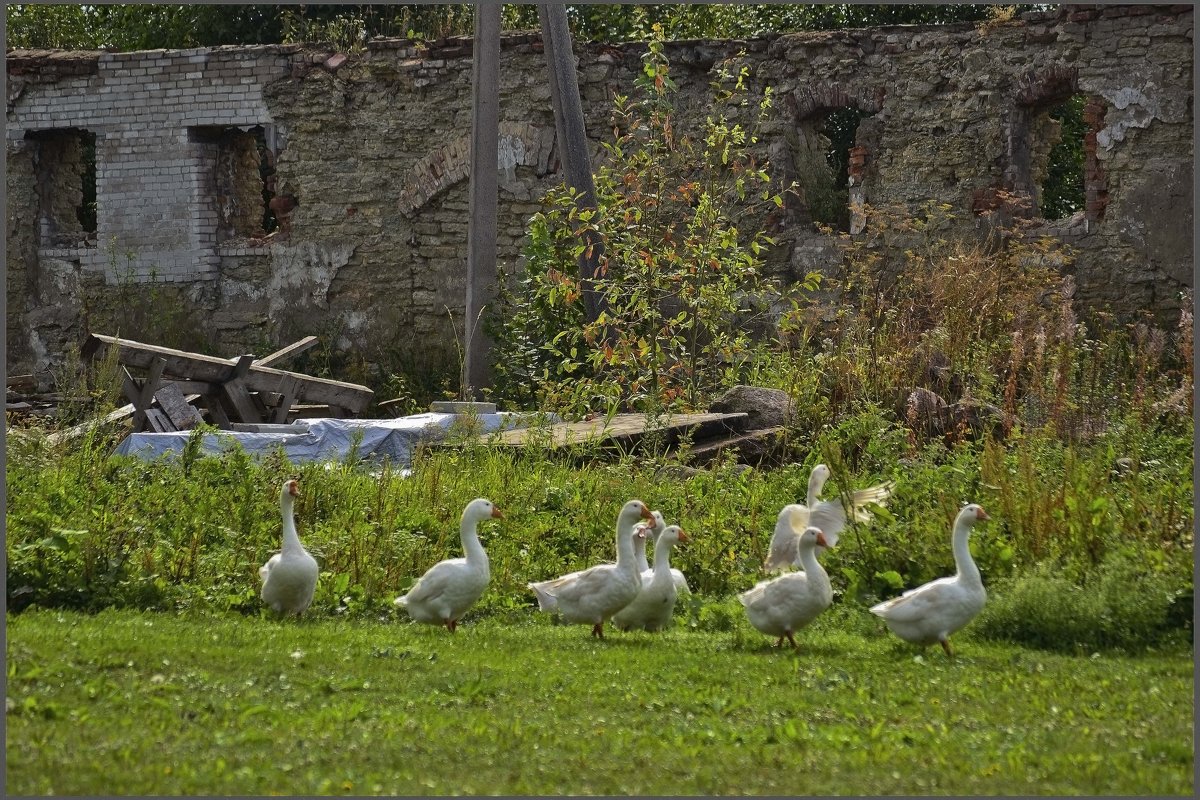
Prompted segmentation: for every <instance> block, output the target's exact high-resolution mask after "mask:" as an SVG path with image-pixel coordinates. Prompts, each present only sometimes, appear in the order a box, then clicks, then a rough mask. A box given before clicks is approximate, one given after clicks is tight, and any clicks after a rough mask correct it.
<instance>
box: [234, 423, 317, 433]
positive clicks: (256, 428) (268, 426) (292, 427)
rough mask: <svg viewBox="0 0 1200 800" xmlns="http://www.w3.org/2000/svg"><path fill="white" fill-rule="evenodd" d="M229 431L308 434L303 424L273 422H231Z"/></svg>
mask: <svg viewBox="0 0 1200 800" xmlns="http://www.w3.org/2000/svg"><path fill="white" fill-rule="evenodd" d="M229 429H230V430H231V431H238V432H239V433H296V434H300V433H308V425H305V424H304V423H300V424H299V425H297V424H295V423H290V424H287V425H277V424H275V423H273V422H254V423H247V422H231V423H230V424H229Z"/></svg>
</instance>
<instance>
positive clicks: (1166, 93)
mask: <svg viewBox="0 0 1200 800" xmlns="http://www.w3.org/2000/svg"><path fill="white" fill-rule="evenodd" d="M1192 30H1193V28H1192V9H1191V6H1127V7H1121V6H1108V7H1093V6H1069V7H1064V10H1063V11H1062V12H1061V13H1057V12H1055V13H1048V14H1040V15H1030V16H1027V17H1026V18H1024V19H1020V20H1015V21H1012V22H1009V23H1003V24H998V25H994V26H992V27H989V28H979V27H976V26H974V25H970V24H962V25H949V26H895V27H889V28H881V29H864V30H855V31H838V32H825V33H803V34H794V35H785V36H772V37H767V38H763V39H757V40H752V41H735V42H675V43H671V44H670V45H669V46H668V47H667V55H668V57H669V58H670V60H671V69H672V76H673V77H674V79H675V80H676V82H677V83H678V84H679V85H680V87H681V92H680V112H681V113H680V116H681V119H684V120H686V119H693V120H694V119H698V118H700V116H701V115H702V114H703V112H704V111H705V110H706V109H707V108H708V107H709V105H710V102H711V101H710V98H711V94H710V89H709V83H710V81H711V80H712V77H713V71H714V69H715V68H716V67H717V66H718V65H719V64H720V63H722V62H723V61H725V60H727V59H734V58H736V59H737V60H738V61H739V63H744V64H746V65H747V66H749V67H750V69H751V75H752V79H753V81H754V83H755V84H756V85H758V86H765V85H770V86H772V87H773V89H774V91H775V93H776V96H777V98H778V102H777V108H778V114H777V116H776V118H775V120H774V121H773V123H772V124H771V126H770V128H769V130H768V131H767V134H768V135H767V137H766V139H765V146H766V150H767V153H768V154H769V155H770V157H771V161H772V166H773V170H774V171H775V174H776V175H777V176H778V177H779V178H780V179H781V180H787V179H791V178H795V177H805V176H806V175H807V173H806V172H805V165H806V164H811V163H812V161H813V154H814V153H815V152H817V151H818V150H819V149H820V147H821V146H822V137H821V136H820V128H821V124H822V121H823V119H824V118H825V115H826V114H828V113H829V112H830V111H833V110H836V109H839V108H845V107H853V108H856V109H858V110H859V111H860V112H863V113H865V114H866V116H865V117H864V118H863V120H862V122H861V123H860V124H859V127H858V132H857V138H856V147H855V148H854V150H853V152H852V154H851V186H850V188H849V190H848V191H849V194H846V191H847V190H845V189H843V190H841V191H842V193H843V194H842V199H841V201H840V202H848V201H849V200H850V199H851V197H853V198H855V199H857V200H861V201H864V202H866V203H869V204H871V205H880V206H883V205H889V204H903V205H906V206H908V207H915V206H918V205H920V204H922V203H924V202H926V201H928V200H931V199H936V200H938V201H940V202H945V203H948V204H951V205H952V206H953V207H954V208H955V209H956V210H957V211H958V213H959V215H960V217H961V220H962V221H961V224H962V225H963V226H965V227H966V228H968V229H971V230H977V231H978V232H979V235H981V236H982V235H986V234H987V232H988V230H989V229H990V226H991V225H992V224H993V223H994V220H995V219H996V218H997V216H998V215H997V213H996V212H997V211H1000V212H1004V213H1005V214H1010V215H1011V214H1018V215H1019V214H1021V213H1022V211H1021V209H1020V208H1019V207H1013V206H1012V202H1011V200H1010V199H1007V198H1010V197H1011V196H1012V194H1014V193H1015V194H1016V195H1017V196H1020V195H1021V193H1025V194H1026V195H1035V194H1036V192H1037V187H1038V183H1039V181H1040V177H1041V172H1042V171H1043V170H1044V169H1045V163H1046V157H1047V154H1048V152H1049V147H1050V145H1051V144H1052V143H1053V139H1054V137H1055V135H1056V129H1055V124H1054V123H1053V121H1052V120H1049V118H1048V116H1047V113H1046V112H1047V111H1048V109H1049V108H1050V107H1051V106H1053V105H1054V104H1055V103H1057V102H1060V101H1061V100H1063V99H1065V98H1066V97H1068V96H1070V95H1072V94H1077V93H1082V94H1085V95H1086V96H1087V97H1088V98H1089V107H1088V112H1087V114H1088V119H1089V120H1090V121H1091V125H1092V127H1091V129H1090V131H1089V134H1088V136H1087V138H1086V139H1085V141H1084V146H1085V149H1086V150H1087V152H1088V161H1087V172H1088V179H1087V187H1086V188H1087V201H1088V202H1087V208H1086V209H1085V210H1083V211H1081V212H1080V213H1079V214H1077V215H1075V217H1072V218H1070V219H1066V220H1038V221H1037V223H1038V224H1039V225H1040V226H1041V228H1042V229H1043V230H1045V231H1048V232H1051V233H1053V234H1054V235H1056V236H1059V237H1060V238H1063V239H1065V240H1067V241H1069V242H1070V243H1071V244H1072V245H1073V246H1075V247H1076V248H1078V250H1079V257H1078V259H1077V262H1076V264H1075V266H1074V270H1075V272H1076V279H1077V283H1078V286H1079V290H1078V295H1077V300H1078V302H1080V303H1082V304H1086V305H1103V304H1110V305H1112V306H1113V307H1114V308H1115V309H1116V310H1118V311H1119V312H1121V313H1123V314H1127V315H1128V314H1133V313H1135V312H1137V311H1139V310H1143V309H1145V310H1151V311H1154V312H1157V313H1160V314H1168V313H1170V312H1171V310H1172V309H1174V308H1176V307H1177V306H1178V303H1179V296H1180V293H1181V292H1182V291H1183V290H1185V289H1186V288H1188V287H1190V286H1191V285H1192V283H1193V279H1192V263H1193V262H1192V253H1191V238H1192V237H1191V232H1192V213H1193V208H1192V160H1193V153H1192V140H1193V126H1192V112H1191V103H1192V61H1193V50H1192ZM470 49H471V42H470V40H469V39H452V40H447V41H443V42H440V43H436V44H432V45H421V44H418V43H414V42H409V41H401V40H379V41H375V42H372V43H371V44H370V45H369V46H368V48H367V49H366V51H365V52H364V53H361V54H355V55H350V56H346V55H343V54H337V53H333V52H326V51H322V50H319V49H313V48H308V47H300V46H273V47H246V48H229V47H223V48H213V49H199V50H186V51H167V52H164V51H155V52H142V53H125V54H114V53H62V52H28V51H17V52H12V53H10V54H9V55H8V76H9V98H8V124H7V169H8V173H7V187H8V218H9V224H8V228H7V245H8V247H7V270H8V297H7V303H8V307H7V310H8V326H9V327H8V359H9V365H10V366H9V371H10V372H13V371H19V370H26V369H32V370H45V369H47V368H48V367H49V366H50V365H51V364H52V363H53V362H54V361H55V360H56V359H60V358H61V357H62V354H63V353H64V352H66V350H67V349H68V348H69V346H70V345H72V344H77V343H78V341H79V339H80V338H81V337H82V334H83V332H84V330H85V328H86V327H87V326H89V325H95V326H97V327H96V328H95V329H96V330H100V328H99V327H98V326H99V325H101V324H118V323H124V327H122V329H121V330H120V333H121V335H123V336H127V337H129V338H131V339H139V338H141V337H146V338H155V339H156V340H157V341H163V340H164V339H165V340H171V341H165V342H164V343H171V342H172V341H173V342H174V343H176V344H179V345H182V344H183V342H184V341H186V340H188V338H189V337H190V338H191V339H193V340H195V339H197V338H200V339H202V340H203V342H204V343H205V344H206V345H207V346H210V347H212V348H213V349H215V350H216V351H217V352H220V353H221V354H223V355H234V354H237V353H241V352H258V353H263V352H267V351H269V350H270V349H273V347H274V346H277V345H279V344H281V343H283V344H286V343H287V342H289V341H292V340H294V339H295V338H298V337H299V336H302V335H306V334H310V333H315V334H318V335H320V336H322V338H323V340H325V341H326V343H327V346H330V347H333V348H334V349H337V350H342V351H346V352H349V353H353V354H355V355H356V356H357V357H358V358H359V359H360V360H361V361H363V362H366V363H380V364H384V363H388V362H389V361H394V360H395V359H396V358H397V357H398V356H400V355H408V356H411V355H412V354H414V353H427V352H432V353H440V354H441V355H440V356H439V355H435V356H422V357H428V358H431V359H434V360H436V359H437V358H442V359H444V360H447V361H452V356H451V355H448V354H449V353H452V351H453V349H454V337H455V330H457V331H459V332H461V329H462V313H463V304H464V296H465V284H464V280H465V261H466V241H467V222H468V220H467V178H468V158H469V153H468V135H469V131H470V124H471V110H470V95H471V86H470V77H471V54H470ZM642 52H644V47H642V46H640V45H637V44H623V45H618V46H613V45H596V46H583V45H577V46H576V53H577V55H578V59H579V72H578V75H579V81H580V90H581V94H582V97H583V103H584V110H585V117H586V124H587V128H588V134H589V137H590V139H591V141H592V142H593V145H594V151H595V152H596V153H597V155H598V154H599V152H600V143H601V141H602V140H603V139H604V138H605V137H606V135H608V133H609V131H608V128H609V126H608V119H609V112H610V110H611V103H612V97H613V96H614V94H616V93H617V92H621V93H628V92H630V91H631V88H632V85H633V79H634V77H635V75H636V74H637V71H638V69H639V66H640V60H639V59H640V55H641V53H642ZM739 52H743V53H744V54H743V55H740V56H739V55H738V54H739ZM500 94H501V98H500V146H499V151H498V153H497V169H498V170H499V179H500V180H499V183H500V212H499V213H500V220H499V226H498V228H499V258H498V269H499V270H502V271H512V269H513V268H514V267H515V265H516V264H517V262H518V259H519V257H520V248H521V243H522V238H523V231H524V228H525V222H526V220H527V219H528V217H529V216H530V215H531V214H532V213H533V212H534V211H536V210H537V208H538V206H537V200H538V197H539V196H540V195H541V193H542V192H543V191H544V190H545V189H546V188H548V187H549V186H550V185H552V184H553V183H554V182H556V181H557V180H558V179H559V176H558V154H557V151H556V145H555V135H554V122H553V114H552V110H551V101H550V93H549V86H548V81H547V75H546V65H545V59H544V55H543V53H542V50H541V43H540V39H539V38H538V37H537V36H535V35H531V34H520V35H509V36H506V37H504V41H503V45H502V68H501V73H500ZM251 134H252V136H251ZM87 135H94V136H95V148H96V165H97V166H96V173H95V178H94V180H95V186H96V195H97V209H96V226H95V227H96V230H95V231H94V232H93V231H86V230H76V229H72V236H68V237H66V239H64V237H63V236H61V235H59V236H57V237H55V236H52V235H51V232H52V231H54V230H58V229H60V228H61V229H66V228H70V227H71V225H70V220H71V216H72V215H71V214H70V210H71V209H70V207H71V206H72V205H74V204H76V203H78V202H79V200H78V196H77V194H76V189H75V188H74V187H73V185H70V186H68V184H70V183H71V181H73V180H84V181H86V180H89V176H87V175H86V174H85V175H83V176H78V175H76V171H77V170H79V167H78V165H75V166H72V165H73V164H75V163H76V162H71V161H69V160H67V161H63V160H62V159H55V158H53V152H54V151H53V148H55V147H57V148H59V149H62V148H64V147H66V148H70V147H78V146H80V145H79V144H78V142H82V141H84V140H83V139H82V138H81V137H82V136H87ZM254 141H257V142H258V144H259V148H260V149H261V154H260V153H258V152H257V151H255V149H254V146H253V143H254ZM73 143H74V144H73ZM260 155H261V161H260V162H259V163H256V161H255V159H256V158H258V157H259V156H260ZM51 161H52V162H54V164H55V166H53V167H47V166H46V163H47V162H51ZM256 167H259V168H260V169H259V170H258V174H255V173H256V169H255V168H256ZM64 175H65V176H67V177H68V178H69V180H66V182H65V183H64V180H65V179H64ZM264 176H265V185H266V188H267V189H268V190H269V191H270V192H271V193H273V195H274V198H273V199H272V200H271V201H270V204H269V211H268V209H267V208H265V207H262V205H261V204H260V207H258V208H254V207H253V206H254V202H255V193H254V191H253V186H255V185H257V184H255V183H253V181H255V180H257V181H263V180H264ZM54 186H58V187H59V188H57V189H55V188H53V187H54ZM64 186H66V188H63V187H64ZM248 186H249V187H251V188H249V189H248V188H247V187H248ZM47 187H50V188H47ZM805 188H806V189H807V190H808V191H809V192H810V193H813V192H815V191H816V187H814V186H810V187H805ZM260 214H261V219H263V220H265V221H266V222H268V223H270V224H271V225H272V226H277V228H275V229H274V230H270V231H268V230H267V229H266V227H265V226H264V227H262V228H261V229H259V230H254V228H255V227H256V225H255V223H256V222H257V220H259V219H260ZM851 216H852V219H851V221H850V229H851V231H853V232H854V234H856V235H858V234H861V232H862V229H863V225H864V224H865V222H864V220H863V219H862V218H858V217H854V215H851ZM1001 216H1003V215H1001ZM56 222H57V223H61V224H58V225H57V227H56ZM774 225H775V226H776V229H775V230H774V231H773V232H774V233H775V234H776V235H777V236H778V237H779V238H780V240H781V246H780V248H779V249H778V250H777V251H776V252H775V253H773V254H772V258H773V265H772V266H773V269H775V271H776V272H777V273H778V274H779V275H780V276H781V277H783V278H784V279H789V278H800V277H803V275H804V274H805V273H806V272H807V271H808V270H810V269H820V270H825V271H829V270H832V269H835V268H836V265H837V262H838V258H837V251H836V247H835V246H834V240H833V238H832V237H830V236H827V235H824V234H821V233H819V232H817V231H816V230H815V229H814V227H813V225H812V224H811V214H810V213H809V209H808V208H807V205H806V202H805V194H804V192H803V191H802V193H801V195H800V196H799V198H798V199H796V200H794V201H792V202H790V203H789V206H788V208H787V210H786V213H785V214H783V215H782V216H780V217H779V218H778V219H776V220H775V221H774ZM75 226H76V228H78V222H76V223H75ZM72 237H73V238H72ZM138 287H142V288H143V289H145V288H146V287H150V288H151V289H153V290H154V291H153V292H148V291H136V290H137V289H138ZM151 294H153V296H154V297H155V298H157V299H158V300H159V302H164V303H165V302H166V300H165V299H164V298H168V297H169V298H178V299H180V300H182V301H183V302H185V303H186V304H188V305H187V307H188V313H180V312H178V311H176V312H175V313H174V316H173V317H171V319H172V320H173V322H174V327H171V326H164V325H163V324H162V321H161V319H160V318H159V317H156V316H155V313H154V310H153V309H147V308H142V307H139V308H138V309H137V313H122V310H123V309H125V310H126V311H129V309H128V306H129V305H130V304H138V303H142V304H143V305H144V304H145V302H146V298H147V297H148V296H150V295H151ZM99 310H106V311H105V313H100V311H99ZM193 325H201V326H202V327H203V329H204V336H203V337H197V331H195V330H194V329H192V327H191V326H193ZM101 332H109V333H111V332H114V331H111V330H108V331H101ZM431 363H432V362H431Z"/></svg>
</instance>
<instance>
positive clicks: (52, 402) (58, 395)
mask: <svg viewBox="0 0 1200 800" xmlns="http://www.w3.org/2000/svg"><path fill="white" fill-rule="evenodd" d="M87 402H88V399H87V398H81V397H69V396H67V395H64V394H63V393H62V392H40V391H38V382H37V378H35V377H34V376H33V375H9V376H8V377H7V378H6V379H5V402H4V413H5V414H6V415H8V414H11V415H13V416H16V417H43V418H46V417H53V416H55V415H56V414H57V413H58V407H59V406H61V405H66V404H77V405H85V404H86V403H87Z"/></svg>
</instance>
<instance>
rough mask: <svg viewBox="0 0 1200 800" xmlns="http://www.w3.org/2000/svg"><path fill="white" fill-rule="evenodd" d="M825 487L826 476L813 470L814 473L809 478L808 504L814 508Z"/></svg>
mask: <svg viewBox="0 0 1200 800" xmlns="http://www.w3.org/2000/svg"><path fill="white" fill-rule="evenodd" d="M824 488H825V478H824V477H822V475H821V473H819V472H817V471H815V470H814V471H813V474H812V475H810V476H809V478H808V498H807V505H808V507H809V508H812V507H813V506H815V505H816V504H817V499H818V498H820V496H821V490H822V489H824Z"/></svg>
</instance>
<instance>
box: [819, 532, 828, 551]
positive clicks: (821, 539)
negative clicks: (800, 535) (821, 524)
mask: <svg viewBox="0 0 1200 800" xmlns="http://www.w3.org/2000/svg"><path fill="white" fill-rule="evenodd" d="M817 544H819V545H821V547H829V542H827V541H825V534H824V533H823V532H822V531H817Z"/></svg>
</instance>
